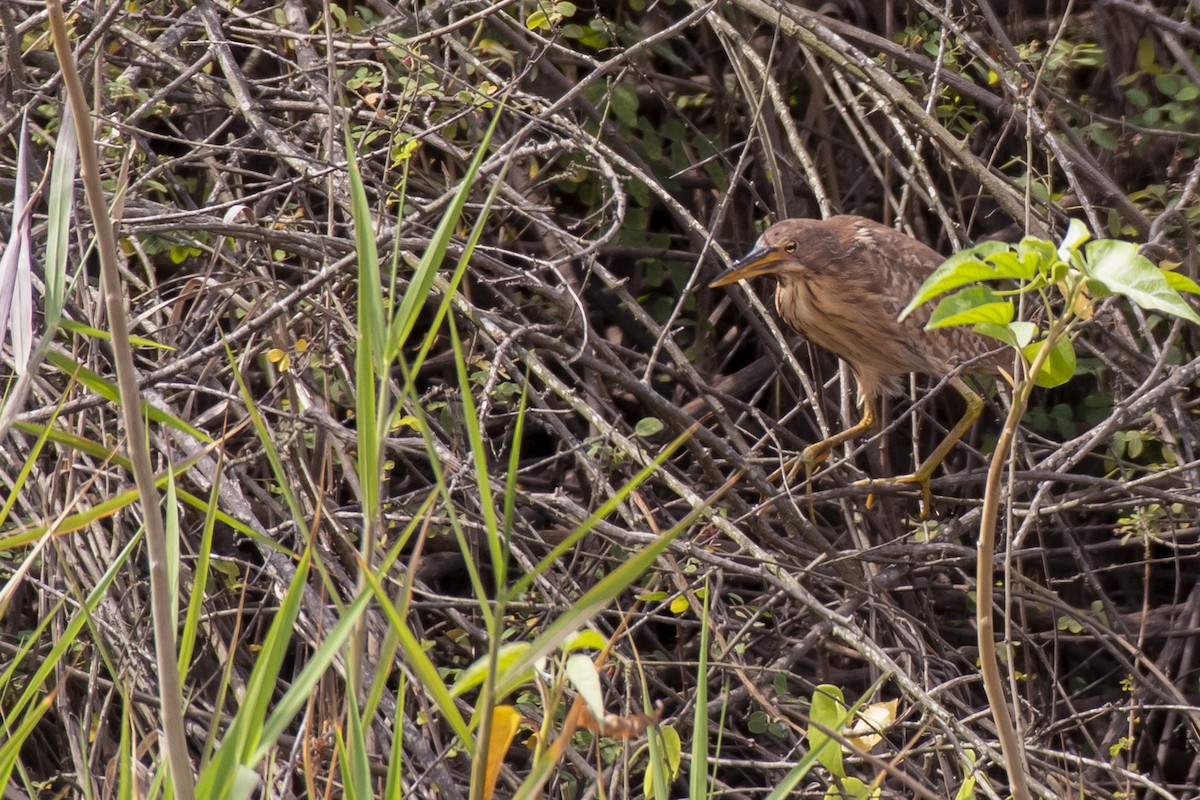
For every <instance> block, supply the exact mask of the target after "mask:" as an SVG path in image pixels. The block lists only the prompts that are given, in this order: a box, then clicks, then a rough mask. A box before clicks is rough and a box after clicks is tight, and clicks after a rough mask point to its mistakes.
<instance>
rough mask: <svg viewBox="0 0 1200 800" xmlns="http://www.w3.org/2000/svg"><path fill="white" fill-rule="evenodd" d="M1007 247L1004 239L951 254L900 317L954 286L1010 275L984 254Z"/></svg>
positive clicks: (996, 251)
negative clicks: (996, 266)
mask: <svg viewBox="0 0 1200 800" xmlns="http://www.w3.org/2000/svg"><path fill="white" fill-rule="evenodd" d="M1008 249H1009V246H1008V245H1007V244H1005V243H1004V242H984V243H983V244H979V245H976V246H975V247H972V248H971V249H970V250H963V251H962V252H960V253H955V254H954V255H952V256H950V258H948V259H946V260H945V261H943V262H942V264H941V266H939V267H938V268H937V269H935V270H934V271H933V274H932V275H930V276H929V277H928V278H926V279H925V282H924V283H922V284H921V288H920V289H918V290H917V294H916V296H914V297H913V299H912V301H911V302H909V304H908V305H907V306H905V307H904V310H903V311H901V312H900V319H901V320H903V319H904V318H905V317H907V316H908V315H909V314H911V313H912V312H913V310H914V309H916V308H917V307H919V306H921V305H924V304H925V303H927V302H929V301H930V300H932V299H933V298H935V297H937V296H938V295H941V294H945V293H946V292H948V291H950V290H951V289H957V288H959V287H960V286H966V285H967V284H968V283H975V282H976V281H986V280H992V279H994V278H1000V277H1010V276H1006V275H999V274H997V272H996V269H995V267H993V266H992V265H990V264H988V263H987V262H986V261H984V259H985V258H988V257H989V256H992V255H995V254H996V253H1000V252H1004V251H1007V250H1008Z"/></svg>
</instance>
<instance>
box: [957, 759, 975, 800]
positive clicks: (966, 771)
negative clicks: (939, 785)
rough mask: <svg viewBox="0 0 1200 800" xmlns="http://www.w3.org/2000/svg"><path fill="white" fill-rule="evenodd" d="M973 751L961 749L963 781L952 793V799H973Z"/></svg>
mask: <svg viewBox="0 0 1200 800" xmlns="http://www.w3.org/2000/svg"><path fill="white" fill-rule="evenodd" d="M975 781H976V776H975V751H974V750H971V749H970V748H965V749H964V750H963V782H962V785H961V786H959V787H958V792H957V793H956V794H955V795H954V800H975V798H976V795H975Z"/></svg>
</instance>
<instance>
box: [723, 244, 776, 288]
mask: <svg viewBox="0 0 1200 800" xmlns="http://www.w3.org/2000/svg"><path fill="white" fill-rule="evenodd" d="M785 260H787V254H785V253H784V252H783V251H782V250H780V249H778V248H775V247H756V248H754V249H753V250H751V251H750V252H749V253H747V254H746V255H744V256H742V257H741V258H739V259H738V260H737V261H735V262H733V266H731V267H730V268H729V269H727V270H725V271H724V272H722V273H721V274H720V275H718V276H717V279H716V280H715V281H713V282H712V283H710V284H709V285H708V286H709V288H716V287H717V286H726V285H728V284H731V283H733V282H734V281H744V280H746V279H747V278H754V277H757V276H759V275H766V274H767V273H768V272H775V271H776V270H775V265H776V264H778V263H780V262H781V261H785Z"/></svg>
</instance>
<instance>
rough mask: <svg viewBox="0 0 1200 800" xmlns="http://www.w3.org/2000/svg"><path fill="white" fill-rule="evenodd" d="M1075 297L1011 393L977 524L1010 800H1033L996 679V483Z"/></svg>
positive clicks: (978, 608) (985, 637)
mask: <svg viewBox="0 0 1200 800" xmlns="http://www.w3.org/2000/svg"><path fill="white" fill-rule="evenodd" d="M1073 306H1074V297H1073V296H1072V297H1070V298H1068V303H1067V310H1066V311H1065V312H1064V314H1063V317H1062V319H1060V320H1059V321H1058V322H1057V324H1053V325H1051V328H1050V331H1049V333H1048V334H1047V336H1046V343H1045V344H1044V345H1043V346H1042V348H1041V350H1040V351H1039V352H1038V354H1037V357H1036V358H1035V359H1034V361H1033V363H1032V364H1031V365H1030V367H1029V370H1028V371H1027V372H1026V374H1025V378H1024V380H1022V381H1019V382H1018V383H1017V387H1016V391H1015V392H1013V403H1012V408H1010V409H1009V412H1008V417H1007V418H1006V419H1005V420H1004V429H1003V430H1002V431H1001V432H1000V438H999V440H998V441H997V442H996V450H995V452H994V453H992V461H991V463H990V464H989V466H988V474H987V486H986V489H985V492H984V496H983V514H982V518H981V520H980V523H979V544H978V554H977V561H976V565H975V593H976V601H975V622H976V629H977V631H978V636H979V673H980V677H982V679H983V689H984V691H985V692H986V693H987V698H988V705H990V706H991V709H992V719H993V720H994V721H995V723H996V734H997V736H998V738H999V739H1000V751H1001V753H1002V754H1003V756H1004V766H1005V768H1006V769H1007V771H1008V777H1009V789H1010V791H1011V792H1012V797H1013V800H1032V795H1031V794H1030V792H1029V775H1028V770H1027V765H1026V761H1025V749H1024V747H1023V746H1022V743H1021V738H1020V737H1019V736H1018V735H1017V730H1016V727H1015V726H1014V725H1013V718H1012V715H1011V714H1010V713H1009V711H1008V700H1007V698H1006V697H1005V696H1004V680H1003V677H1002V676H1001V674H1000V660H999V658H997V656H996V638H995V622H994V619H993V616H992V605H993V603H992V599H993V595H994V591H993V586H992V583H993V580H994V572H995V571H994V569H993V566H992V565H993V558H994V556H995V552H996V520H997V517H998V511H999V509H1000V480H1001V478H1002V477H1003V475H1004V467H1005V464H1006V463H1007V461H1008V453H1009V451H1010V450H1011V449H1012V441H1013V439H1014V438H1015V437H1016V434H1017V428H1018V427H1019V426H1020V424H1021V418H1022V417H1023V416H1024V415H1025V409H1026V408H1027V407H1028V403H1029V395H1030V393H1031V392H1032V391H1033V387H1034V380H1033V376H1036V375H1037V374H1038V373H1039V372H1040V371H1041V368H1042V364H1043V363H1044V362H1045V361H1046V359H1047V358H1049V356H1050V353H1051V351H1052V350H1053V349H1054V345H1055V344H1056V343H1057V342H1058V340H1059V339H1060V338H1061V337H1063V336H1066V335H1067V332H1068V329H1069V328H1070V324H1071V317H1072V312H1071V308H1073Z"/></svg>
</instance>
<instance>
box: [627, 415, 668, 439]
mask: <svg viewBox="0 0 1200 800" xmlns="http://www.w3.org/2000/svg"><path fill="white" fill-rule="evenodd" d="M663 427H664V425H663V423H662V420H660V419H659V418H658V417H643V418H642V419H640V420H638V424H637V425H636V426H635V427H634V429H633V432H634V433H636V434H637V435H638V436H642V437H649V436H653V435H654V434H656V433H661V432H662V429H663Z"/></svg>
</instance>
